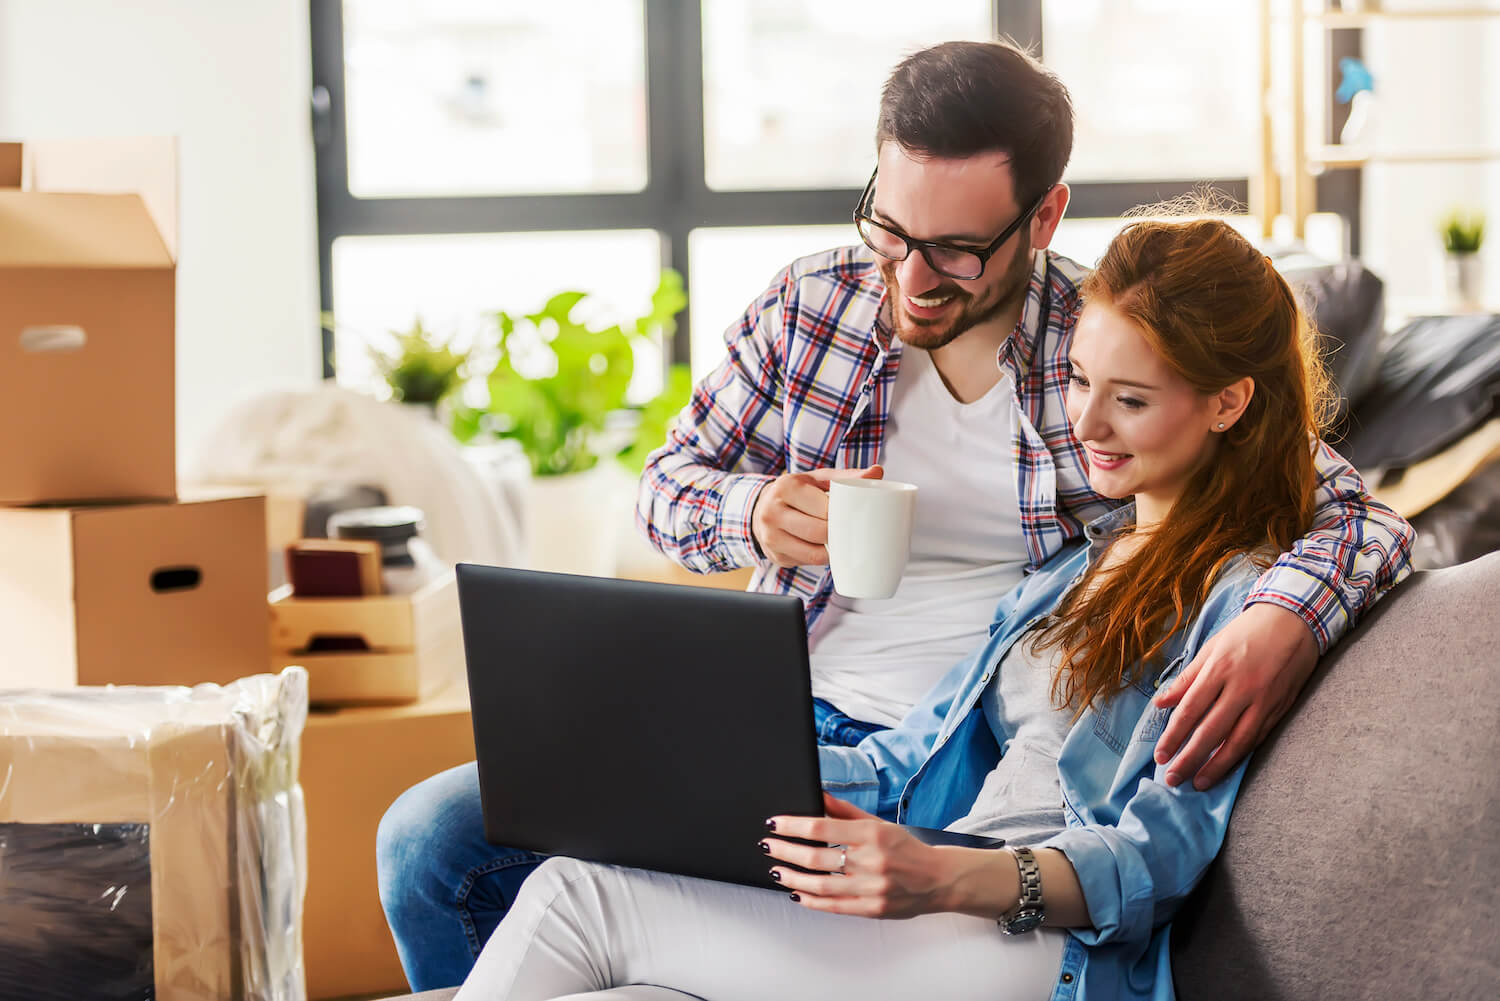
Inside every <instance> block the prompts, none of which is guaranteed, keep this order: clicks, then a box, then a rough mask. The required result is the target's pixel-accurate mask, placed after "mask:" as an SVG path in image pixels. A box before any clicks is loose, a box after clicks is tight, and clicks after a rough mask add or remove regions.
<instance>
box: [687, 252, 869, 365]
mask: <svg viewBox="0 0 1500 1001" xmlns="http://www.w3.org/2000/svg"><path fill="white" fill-rule="evenodd" d="M858 240H859V236H858V234H856V233H855V232H854V227H853V225H848V226H759V227H754V228H744V229H738V228H716V229H695V230H693V231H692V232H691V233H690V234H688V262H689V267H690V272H691V275H692V278H691V284H692V287H691V289H690V290H689V294H688V316H689V317H690V318H691V322H692V331H693V343H692V351H693V379H694V380H697V379H699V378H701V377H702V376H703V375H705V374H706V373H707V372H708V371H709V370H710V369H712V368H713V367H714V366H715V365H717V364H719V362H721V361H723V360H724V331H725V329H726V328H728V327H729V326H730V324H733V323H737V322H738V321H739V318H740V315H741V314H742V313H744V311H745V307H746V306H748V305H750V303H751V302H752V301H754V299H755V297H756V296H758V295H760V294H761V293H762V292H764V291H765V290H766V286H768V285H770V284H771V279H773V278H775V277H776V274H777V272H779V271H780V270H781V269H782V268H784V267H786V266H787V265H788V264H790V263H792V261H794V260H796V259H797V258H799V257H803V256H805V255H807V254H815V253H817V252H818V251H820V250H828V249H829V248H831V247H839V246H843V245H845V244H849V243H855V242H857V241H858Z"/></svg>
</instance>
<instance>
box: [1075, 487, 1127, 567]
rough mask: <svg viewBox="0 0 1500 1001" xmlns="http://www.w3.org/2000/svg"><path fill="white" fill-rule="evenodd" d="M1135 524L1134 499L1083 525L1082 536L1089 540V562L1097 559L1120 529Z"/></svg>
mask: <svg viewBox="0 0 1500 1001" xmlns="http://www.w3.org/2000/svg"><path fill="white" fill-rule="evenodd" d="M1134 524H1135V501H1133V500H1132V501H1131V502H1130V503H1128V504H1126V505H1125V506H1124V507H1117V508H1115V509H1114V510H1113V511H1110V512H1109V513H1108V514H1101V515H1100V516H1099V517H1097V518H1095V519H1094V520H1093V521H1091V522H1089V523H1088V524H1087V525H1084V526H1083V535H1084V538H1086V539H1088V540H1089V562H1090V563H1092V562H1094V560H1096V559H1098V558H1099V556H1100V554H1101V553H1103V552H1104V550H1105V548H1106V547H1107V546H1108V545H1109V544H1110V542H1111V541H1113V540H1114V538H1115V536H1116V535H1118V534H1120V529H1122V528H1125V527H1127V526H1130V525H1134Z"/></svg>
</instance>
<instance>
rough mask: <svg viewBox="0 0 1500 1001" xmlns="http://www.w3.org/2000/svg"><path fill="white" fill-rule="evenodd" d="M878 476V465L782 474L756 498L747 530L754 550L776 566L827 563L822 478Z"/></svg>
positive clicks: (824, 483) (824, 480)
mask: <svg viewBox="0 0 1500 1001" xmlns="http://www.w3.org/2000/svg"><path fill="white" fill-rule="evenodd" d="M884 475H885V470H883V469H882V468H881V467H879V466H871V467H870V468H869V469H814V470H812V471H811V472H806V473H783V474H782V475H780V476H778V477H776V479H774V480H772V481H771V482H770V484H769V485H767V486H766V488H765V489H764V490H762V491H761V492H760V496H759V497H757V498H756V500H755V509H754V510H753V511H751V512H750V532H751V534H753V535H754V536H755V541H756V543H757V544H758V545H759V546H760V551H761V552H763V553H765V554H766V558H767V559H769V560H770V561H771V562H772V563H774V564H776V565H777V566H779V567H801V566H822V565H823V564H825V563H827V562H828V549H827V544H828V482H829V481H830V480H840V479H865V480H878V479H880V478H881V477H882V476H884Z"/></svg>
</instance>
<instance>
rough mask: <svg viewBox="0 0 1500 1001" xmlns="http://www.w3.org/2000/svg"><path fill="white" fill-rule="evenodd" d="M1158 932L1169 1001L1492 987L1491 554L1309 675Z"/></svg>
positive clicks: (1495, 917) (1496, 871) (1499, 942)
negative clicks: (1168, 963) (1169, 964)
mask: <svg viewBox="0 0 1500 1001" xmlns="http://www.w3.org/2000/svg"><path fill="white" fill-rule="evenodd" d="M1172 936H1173V950H1172V952H1173V969H1174V973H1175V977H1176V982H1177V993H1178V996H1179V997H1180V998H1183V999H1185V1001H1197V999H1211V1001H1240V999H1244V1001H1252V999H1253V1001H1267V999H1286V1001H1355V999H1361V1001H1375V999H1380V1001H1386V999H1395V998H1479V997H1493V996H1495V993H1496V991H1497V990H1500V988H1497V983H1500V553H1494V554H1491V555H1489V556H1485V557H1483V558H1481V559H1478V560H1475V561H1473V562H1470V563H1465V564H1463V565H1462V566H1457V567H1451V568H1448V569H1444V570H1435V571H1427V572H1422V573H1417V574H1415V575H1413V577H1412V578H1411V579H1410V580H1408V581H1406V582H1405V583H1404V584H1402V585H1401V586H1400V587H1399V588H1398V589H1397V590H1396V591H1395V592H1394V593H1392V594H1391V595H1390V596H1388V597H1387V598H1386V600H1384V601H1382V602H1381V603H1380V604H1379V605H1377V606H1376V608H1375V609H1374V610H1373V611H1372V612H1371V613H1370V615H1369V616H1368V617H1367V618H1366V619H1365V621H1364V622H1362V623H1361V624H1360V626H1359V628H1358V629H1357V630H1356V631H1355V632H1354V633H1353V634H1352V635H1351V636H1349V637H1348V638H1346V639H1345V640H1344V641H1343V642H1342V643H1340V644H1339V646H1338V647H1336V648H1335V649H1334V651H1333V652H1332V653H1331V654H1330V655H1329V656H1328V657H1327V659H1326V660H1325V661H1324V662H1323V663H1322V665H1320V667H1319V669H1318V673H1317V675H1316V676H1315V677H1314V678H1313V680H1312V682H1311V683H1310V684H1309V685H1308V687H1307V689H1306V691H1305V692H1304V693H1303V695H1302V698H1301V700H1300V701H1299V702H1298V704H1297V706H1296V707H1295V709H1294V710H1293V711H1292V712H1291V713H1290V714H1288V716H1287V718H1286V720H1284V721H1283V723H1282V725H1281V727H1280V728H1279V729H1278V730H1277V731H1276V732H1275V733H1274V734H1272V735H1271V738H1270V739H1269V740H1268V741H1267V742H1266V743H1265V745H1264V746H1263V747H1261V748H1260V750H1258V751H1257V752H1256V755H1255V757H1254V759H1253V760H1252V762H1251V765H1250V769H1249V772H1248V774H1247V776H1246V780H1245V784H1244V787H1243V789H1242V791H1241V793H1240V798H1239V803H1238V805H1237V807H1236V809H1235V814H1234V819H1233V821H1232V822H1231V823H1230V826H1229V836H1228V839H1227V840H1226V842H1225V845H1224V850H1223V851H1222V852H1221V853H1220V855H1219V858H1218V859H1217V860H1216V862H1215V863H1214V865H1213V867H1212V868H1211V869H1210V870H1209V872H1208V874H1207V876H1206V877H1205V879H1204V881H1203V883H1202V884H1201V885H1200V886H1199V888H1198V890H1197V891H1196V893H1195V894H1194V895H1193V897H1192V898H1191V899H1190V900H1189V901H1188V903H1187V904H1186V905H1185V906H1184V909H1183V911H1182V912H1181V914H1180V915H1179V916H1178V918H1177V920H1176V922H1175V923H1174V924H1173V927H1172ZM451 994H452V992H446V991H445V992H435V993H431V994H424V995H420V997H421V998H422V999H423V1001H445V999H446V998H448V997H450V996H451Z"/></svg>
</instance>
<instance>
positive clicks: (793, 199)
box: [309, 0, 1359, 379]
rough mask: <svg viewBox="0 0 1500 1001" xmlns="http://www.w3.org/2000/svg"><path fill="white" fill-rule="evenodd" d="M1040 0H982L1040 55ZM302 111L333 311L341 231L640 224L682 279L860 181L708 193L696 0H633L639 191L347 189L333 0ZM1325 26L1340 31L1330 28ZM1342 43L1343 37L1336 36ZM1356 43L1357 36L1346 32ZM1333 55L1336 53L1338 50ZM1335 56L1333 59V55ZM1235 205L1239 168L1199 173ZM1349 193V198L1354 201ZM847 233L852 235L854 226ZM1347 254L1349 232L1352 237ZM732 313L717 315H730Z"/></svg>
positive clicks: (1099, 204)
mask: <svg viewBox="0 0 1500 1001" xmlns="http://www.w3.org/2000/svg"><path fill="white" fill-rule="evenodd" d="M1043 2H1044V0H990V6H991V13H992V21H993V26H994V31H995V33H996V34H997V35H1007V36H1009V37H1011V38H1014V39H1016V40H1017V41H1018V42H1020V43H1022V44H1024V45H1029V46H1031V47H1032V50H1033V51H1034V52H1036V53H1037V54H1038V55H1040V54H1041V53H1042V46H1043V42H1044V39H1043V37H1042V3H1043ZM309 6H310V15H311V29H312V33H311V40H312V86H313V92H312V117H313V139H314V157H315V164H316V173H317V182H316V191H317V214H318V285H319V296H320V302H321V307H322V310H323V311H324V314H325V315H328V314H331V313H333V311H334V310H335V305H336V304H335V303H334V301H333V280H332V267H333V243H334V241H335V240H336V239H338V238H339V237H341V236H403V235H413V234H464V233H517V232H537V231H567V230H584V229H588V230H601V229H603V230H608V229H650V230H655V231H657V232H658V233H660V234H661V236H662V241H661V244H662V264H663V265H664V266H671V267H673V268H675V269H676V270H677V271H679V272H680V273H681V274H682V276H683V279H684V281H686V282H688V283H689V286H688V287H689V291H690V292H691V280H692V276H691V274H690V271H689V257H688V236H689V234H690V233H691V232H692V231H693V230H694V229H699V228H703V227H720V226H782V225H820V224H829V225H839V224H845V223H848V222H849V218H850V212H851V211H852V209H853V206H854V204H855V202H856V201H857V200H858V198H859V193H860V188H859V186H858V185H855V186H850V187H837V188H804V189H794V190H752V191H715V190H713V189H711V188H709V187H708V184H707V180H706V173H705V163H704V138H703V136H704V130H703V123H704V110H703V106H704V96H703V19H702V10H701V5H700V3H699V0H643V7H644V13H645V48H646V105H647V152H646V158H647V180H646V186H645V188H644V189H643V190H641V191H637V192H621V193H601V194H542V195H538V194H524V195H485V196H462V197H441V196H440V197H425V196H424V197H409V198H406V197H401V198H369V199H367V198H357V197H355V196H354V195H352V194H351V193H350V191H349V163H348V146H347V141H346V140H347V120H346V117H345V110H344V108H345V105H344V98H345V88H344V39H343V4H342V0H310V4H309ZM1329 34H1330V35H1331V36H1340V35H1346V34H1349V33H1344V32H1332V33H1329ZM1345 44H1347V42H1345ZM1355 44H1356V48H1357V41H1356V43H1355ZM1340 54H1346V53H1343V52H1341V53H1340ZM1331 64H1336V60H1334V61H1331ZM1349 173H1350V172H1348V171H1335V172H1330V173H1329V174H1327V175H1325V176H1324V177H1322V178H1320V179H1319V190H1318V195H1319V201H1318V204H1320V205H1323V206H1325V207H1327V208H1333V209H1334V210H1335V211H1337V210H1338V207H1345V208H1348V207H1350V206H1352V208H1353V209H1354V211H1352V212H1349V213H1348V215H1349V217H1350V219H1351V225H1353V226H1356V227H1357V215H1358V213H1357V207H1358V204H1359V197H1358V194H1359V190H1358V173H1357V171H1356V172H1353V173H1354V175H1355V176H1354V181H1353V184H1352V186H1351V185H1350V183H1349V181H1348V175H1349ZM1206 180H1208V181H1209V183H1212V184H1213V185H1214V186H1216V187H1217V188H1219V189H1220V190H1221V191H1224V192H1225V193H1227V194H1228V195H1230V196H1231V197H1233V198H1235V199H1237V200H1239V201H1240V202H1242V203H1245V202H1248V200H1249V189H1250V181H1249V176H1248V174H1247V175H1246V176H1242V177H1229V178H1210V179H1206ZM1198 183H1201V182H1200V181H1184V180H1178V179H1162V180H1132V181H1069V187H1070V189H1071V192H1072V195H1071V201H1070V203H1069V209H1068V211H1069V215H1070V216H1072V217H1074V218H1092V217H1111V216H1117V215H1119V214H1121V213H1122V212H1124V211H1126V210H1127V209H1130V208H1132V207H1134V206H1136V205H1141V204H1143V203H1148V202H1153V201H1158V200H1161V199H1167V198H1173V197H1175V196H1177V195H1180V194H1183V193H1185V192H1187V191H1189V190H1191V189H1192V187H1193V186H1194V185H1196V184H1198ZM1351 199H1352V201H1351ZM851 235H852V234H851ZM1354 247H1355V251H1356V252H1357V248H1358V242H1357V229H1356V230H1355V240H1354ZM729 319H730V318H725V322H726V323H727V322H728V320H729ZM322 353H323V376H324V378H329V379H331V378H333V377H334V372H335V363H336V360H335V358H334V339H333V331H332V330H331V329H329V328H328V327H326V326H325V328H324V330H323V344H322ZM690 354H691V330H690V329H689V325H688V317H687V314H686V312H685V311H684V313H683V314H682V315H680V316H679V317H678V324H677V331H676V333H675V335H674V337H673V339H672V342H671V344H669V345H667V351H666V359H665V360H666V363H668V364H670V363H671V362H673V361H682V362H686V361H688V360H689V358H690Z"/></svg>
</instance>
